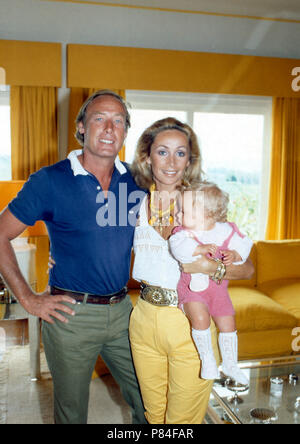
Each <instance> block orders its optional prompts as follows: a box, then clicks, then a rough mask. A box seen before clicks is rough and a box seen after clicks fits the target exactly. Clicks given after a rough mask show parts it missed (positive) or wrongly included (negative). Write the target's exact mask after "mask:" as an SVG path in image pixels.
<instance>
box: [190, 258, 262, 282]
mask: <svg viewBox="0 0 300 444" xmlns="http://www.w3.org/2000/svg"><path fill="white" fill-rule="evenodd" d="M217 267H218V264H217V262H215V261H213V260H212V259H208V258H207V257H204V256H202V257H201V258H200V259H197V261H195V262H192V263H191V264H181V269H182V271H184V273H204V274H208V275H210V276H211V275H213V274H214V273H215V272H216V270H217ZM253 273H254V266H253V264H252V261H251V260H250V259H249V258H248V259H247V261H246V262H245V263H244V264H242V265H228V266H227V267H226V274H225V279H228V280H245V279H251V278H252V276H253Z"/></svg>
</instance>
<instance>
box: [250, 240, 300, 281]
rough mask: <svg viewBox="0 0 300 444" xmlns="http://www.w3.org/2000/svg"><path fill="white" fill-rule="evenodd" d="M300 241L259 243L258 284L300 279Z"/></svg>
mask: <svg viewBox="0 0 300 444" xmlns="http://www.w3.org/2000/svg"><path fill="white" fill-rule="evenodd" d="M299 257H300V241H299V240H295V241H292V240H291V241H260V242H257V284H258V286H259V285H260V284H263V283H265V282H268V281H275V280H278V279H295V278H300V267H299Z"/></svg>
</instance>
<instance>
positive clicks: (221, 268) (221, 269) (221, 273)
mask: <svg viewBox="0 0 300 444" xmlns="http://www.w3.org/2000/svg"><path fill="white" fill-rule="evenodd" d="M213 260H214V261H215V262H217V264H218V266H217V269H216V271H215V272H214V274H213V275H210V276H209V277H210V279H211V280H212V281H214V282H215V283H216V284H217V285H220V284H221V283H222V281H223V279H224V277H225V274H226V266H225V265H224V263H223V262H222V261H221V260H220V259H215V258H213Z"/></svg>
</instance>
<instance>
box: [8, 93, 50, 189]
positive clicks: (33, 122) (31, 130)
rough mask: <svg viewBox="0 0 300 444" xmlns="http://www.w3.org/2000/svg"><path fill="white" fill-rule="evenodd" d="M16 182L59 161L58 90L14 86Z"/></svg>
mask: <svg viewBox="0 0 300 444" xmlns="http://www.w3.org/2000/svg"><path fill="white" fill-rule="evenodd" d="M10 94H11V97H10V105H11V143H12V146H11V154H12V179H13V180H27V179H28V177H29V176H30V174H32V173H34V172H35V171H38V170H39V169H40V168H42V167H43V166H47V165H51V164H53V163H55V162H57V160H58V136H57V134H58V133H57V88H55V87H26V86H12V87H11V93H10Z"/></svg>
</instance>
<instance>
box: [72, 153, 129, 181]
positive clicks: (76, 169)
mask: <svg viewBox="0 0 300 444" xmlns="http://www.w3.org/2000/svg"><path fill="white" fill-rule="evenodd" d="M82 153H83V150H74V151H71V152H70V154H69V155H68V159H69V161H70V162H71V168H72V170H73V173H74V176H78V175H79V174H81V175H82V176H87V175H88V174H89V173H88V171H86V170H85V169H84V168H83V166H82V165H81V163H80V162H79V160H78V156H80V155H81V154H82ZM115 167H116V168H117V170H118V171H119V173H120V174H125V173H127V170H126V168H125V166H124V165H123V164H122V162H121V161H120V159H119V156H117V157H116V159H115Z"/></svg>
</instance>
